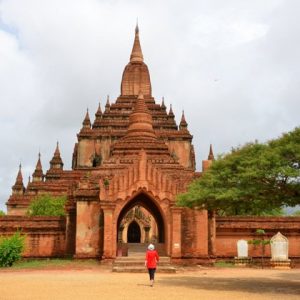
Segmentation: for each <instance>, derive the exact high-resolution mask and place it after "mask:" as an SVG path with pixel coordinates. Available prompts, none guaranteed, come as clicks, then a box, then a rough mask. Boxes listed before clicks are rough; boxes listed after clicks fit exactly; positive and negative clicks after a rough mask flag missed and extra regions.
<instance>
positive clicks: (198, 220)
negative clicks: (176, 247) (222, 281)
mask: <svg viewBox="0 0 300 300" xmlns="http://www.w3.org/2000/svg"><path fill="white" fill-rule="evenodd" d="M181 224H182V225H181V240H182V256H183V257H185V258H203V257H207V256H208V234H207V232H208V219H207V211H206V210H198V209H189V208H185V209H183V210H182V221H181Z"/></svg>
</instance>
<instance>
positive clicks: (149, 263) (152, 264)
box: [145, 244, 159, 287]
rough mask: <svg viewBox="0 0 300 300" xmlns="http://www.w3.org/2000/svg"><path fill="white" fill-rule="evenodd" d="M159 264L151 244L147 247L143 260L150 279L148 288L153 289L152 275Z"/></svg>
mask: <svg viewBox="0 0 300 300" xmlns="http://www.w3.org/2000/svg"><path fill="white" fill-rule="evenodd" d="M158 262H159V256H158V253H157V251H156V250H155V247H154V245H153V244H150V245H149V246H148V250H147V252H146V259H145V267H147V269H148V273H149V277H150V286H151V287H153V283H154V275H155V271H156V266H157V263H158Z"/></svg>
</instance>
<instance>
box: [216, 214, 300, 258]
mask: <svg viewBox="0 0 300 300" xmlns="http://www.w3.org/2000/svg"><path fill="white" fill-rule="evenodd" d="M257 229H263V230H265V232H266V235H265V239H270V238H271V237H272V236H273V235H275V234H276V233H277V232H278V231H280V232H281V233H282V234H283V235H284V236H286V237H287V238H288V241H289V257H294V258H300V217H256V216H255V217H217V218H216V242H215V243H216V244H215V246H216V255H217V256H218V257H234V256H237V246H236V245H237V241H238V240H240V239H243V240H247V241H249V240H252V239H257V238H258V236H257V234H255V232H256V230H257ZM260 255H261V250H260V247H258V246H253V245H249V256H251V257H258V256H260ZM266 256H271V252H270V245H266Z"/></svg>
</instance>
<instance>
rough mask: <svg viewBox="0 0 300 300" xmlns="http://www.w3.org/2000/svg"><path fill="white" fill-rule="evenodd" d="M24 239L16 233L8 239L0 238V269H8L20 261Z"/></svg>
mask: <svg viewBox="0 0 300 300" xmlns="http://www.w3.org/2000/svg"><path fill="white" fill-rule="evenodd" d="M24 245H25V237H24V236H21V234H20V232H16V233H15V234H14V235H13V236H10V237H0V267H10V266H12V265H13V263H14V262H16V261H18V260H19V259H21V255H22V252H23V250H24Z"/></svg>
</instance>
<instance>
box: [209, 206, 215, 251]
mask: <svg viewBox="0 0 300 300" xmlns="http://www.w3.org/2000/svg"><path fill="white" fill-rule="evenodd" d="M208 215H209V218H208V250H209V255H211V256H216V212H215V211H214V210H213V211H209V213H208Z"/></svg>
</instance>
